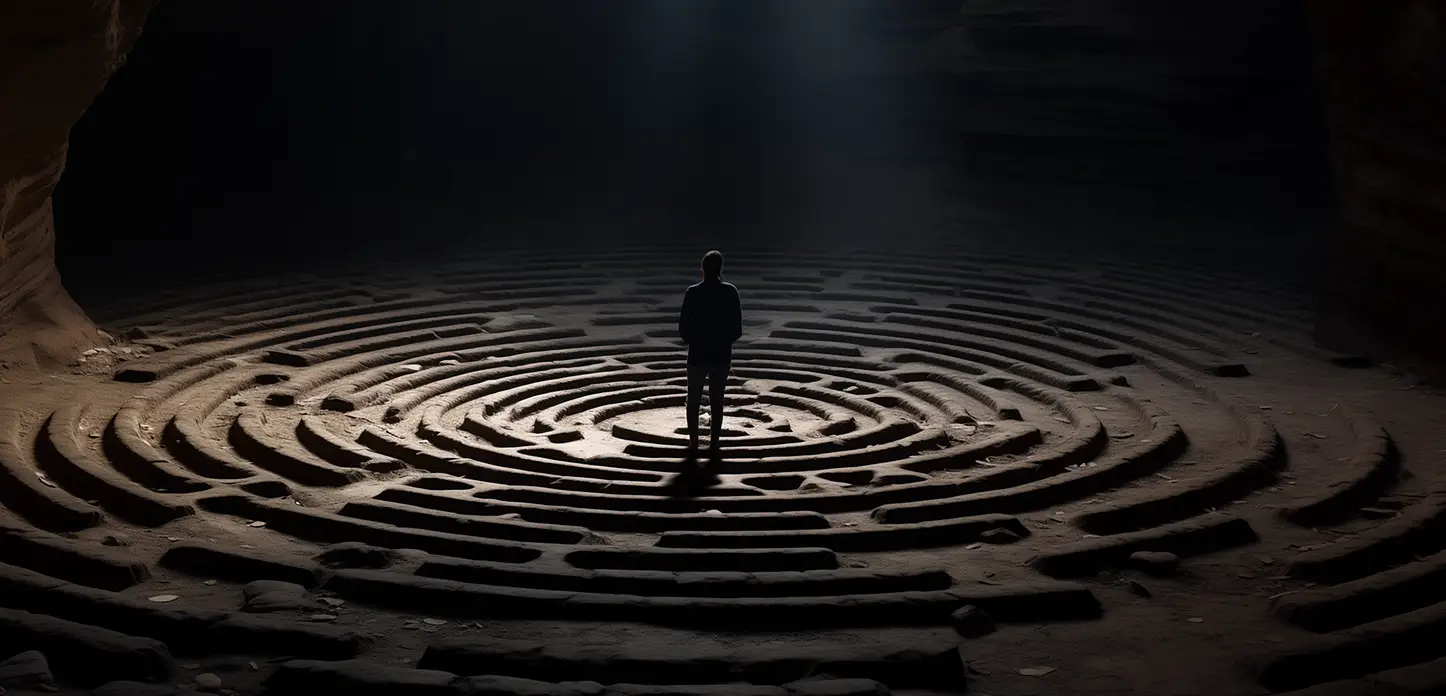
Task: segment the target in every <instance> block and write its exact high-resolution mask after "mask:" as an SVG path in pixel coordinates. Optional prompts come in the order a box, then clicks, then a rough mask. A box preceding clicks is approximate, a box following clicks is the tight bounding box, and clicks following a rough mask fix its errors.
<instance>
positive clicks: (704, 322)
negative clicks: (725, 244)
mask: <svg viewBox="0 0 1446 696" xmlns="http://www.w3.org/2000/svg"><path fill="white" fill-rule="evenodd" d="M678 335H679V336H682V338H683V342H684V343H686V344H688V364H689V365H706V366H713V365H722V364H724V363H727V362H728V361H729V360H731V359H732V358H733V342H734V341H736V340H738V338H739V337H740V336H742V335H743V304H742V302H741V301H740V300H739V299H738V288H736V287H734V286H733V284H732V283H725V282H723V281H721V280H705V281H703V282H701V283H698V284H697V285H693V286H691V287H689V288H688V291H687V292H686V293H683V309H682V311H681V312H679V313H678Z"/></svg>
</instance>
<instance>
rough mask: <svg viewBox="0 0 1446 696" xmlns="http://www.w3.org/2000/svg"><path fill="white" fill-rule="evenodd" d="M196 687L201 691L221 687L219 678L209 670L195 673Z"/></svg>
mask: <svg viewBox="0 0 1446 696" xmlns="http://www.w3.org/2000/svg"><path fill="white" fill-rule="evenodd" d="M196 688H198V689H200V690H202V691H215V690H217V689H220V688H221V678H220V677H218V676H216V675H214V674H211V673H210V672H202V673H201V674H197V675H196Z"/></svg>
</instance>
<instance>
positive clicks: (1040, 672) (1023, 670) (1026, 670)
mask: <svg viewBox="0 0 1446 696" xmlns="http://www.w3.org/2000/svg"><path fill="white" fill-rule="evenodd" d="M1053 671H1054V668H1053V667H1020V668H1019V673H1020V674H1022V675H1024V676H1026V677H1042V676H1044V675H1046V674H1049V673H1050V672H1053Z"/></svg>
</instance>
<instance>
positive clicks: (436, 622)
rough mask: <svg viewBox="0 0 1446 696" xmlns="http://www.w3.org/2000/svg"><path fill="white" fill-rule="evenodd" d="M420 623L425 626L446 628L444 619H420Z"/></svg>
mask: <svg viewBox="0 0 1446 696" xmlns="http://www.w3.org/2000/svg"><path fill="white" fill-rule="evenodd" d="M422 623H424V624H427V625H428V626H446V625H447V620H446V619H422Z"/></svg>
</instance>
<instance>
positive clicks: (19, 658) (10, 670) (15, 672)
mask: <svg viewBox="0 0 1446 696" xmlns="http://www.w3.org/2000/svg"><path fill="white" fill-rule="evenodd" d="M54 685H55V677H54V676H53V675H51V673H50V664H49V663H48V662H46V660H45V655H43V654H41V653H40V651H38V650H29V651H26V652H23V653H20V654H19V655H16V656H14V657H12V658H10V659H8V660H6V661H4V662H0V687H7V688H11V689H44V688H46V687H53V686H54Z"/></svg>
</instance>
